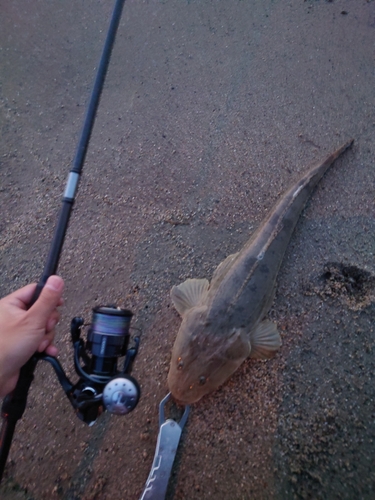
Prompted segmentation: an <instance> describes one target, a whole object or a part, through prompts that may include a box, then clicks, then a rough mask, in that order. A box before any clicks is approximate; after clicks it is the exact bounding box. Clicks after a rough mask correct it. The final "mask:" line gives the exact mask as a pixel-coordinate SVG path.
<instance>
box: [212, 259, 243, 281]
mask: <svg viewBox="0 0 375 500" xmlns="http://www.w3.org/2000/svg"><path fill="white" fill-rule="evenodd" d="M238 254H239V252H237V253H232V254H231V255H228V257H227V258H226V259H224V260H223V262H221V263H220V264H219V265H218V266H217V268H216V269H215V271H214V274H213V276H212V282H213V281H217V280H220V278H221V277H222V276H224V274H225V273H226V272H227V270H228V269H229V267H230V266H231V264H232V262H233V261H234V259H235V258H236V257H237V255H238Z"/></svg>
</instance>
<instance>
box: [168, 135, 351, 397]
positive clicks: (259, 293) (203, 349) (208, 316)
mask: <svg viewBox="0 0 375 500" xmlns="http://www.w3.org/2000/svg"><path fill="white" fill-rule="evenodd" d="M352 144H353V139H351V140H349V141H347V142H346V143H345V144H343V145H342V146H341V147H339V148H338V149H337V150H336V151H335V152H334V153H332V154H330V155H329V156H328V157H326V159H324V160H323V161H322V162H320V163H318V164H316V165H315V166H314V167H312V168H311V169H310V170H309V171H308V172H307V173H306V174H305V175H303V177H302V178H301V179H300V180H299V181H298V182H297V183H296V184H294V185H293V186H292V187H291V188H290V189H289V191H287V192H286V193H285V194H284V195H283V196H282V197H281V199H280V200H279V201H278V203H277V204H276V206H275V207H274V208H273V210H272V211H271V212H270V214H269V215H268V216H267V217H266V218H265V220H264V221H263V223H261V224H260V226H259V228H258V229H257V230H256V231H255V232H254V233H253V235H252V236H251V237H250V239H249V240H248V241H247V243H246V244H245V245H244V247H243V248H242V249H241V250H240V251H239V252H237V253H235V254H233V255H229V256H228V257H227V258H226V259H225V260H224V261H223V262H221V264H219V266H218V267H217V268H216V270H215V271H214V273H213V276H212V279H211V283H210V282H209V281H208V280H207V279H205V278H204V279H195V278H194V279H191V278H189V279H187V280H186V281H184V282H183V283H181V284H180V285H178V286H173V288H172V290H171V294H170V295H171V299H172V302H173V305H174V307H175V309H176V310H177V312H178V313H179V314H180V316H181V318H182V322H181V325H180V328H179V331H178V333H177V337H176V340H175V342H174V345H173V348H172V355H171V362H170V367H169V372H168V378H167V384H168V387H169V390H170V392H171V393H172V396H173V397H174V399H175V400H177V401H178V402H180V403H182V404H185V405H190V404H193V403H196V402H197V401H199V400H200V399H201V398H202V397H203V396H205V395H206V394H209V393H211V392H212V391H215V390H217V389H218V388H219V387H220V386H222V385H223V384H224V383H225V382H226V381H227V379H228V378H229V377H230V376H231V375H232V374H233V373H234V372H235V371H236V370H237V368H238V367H239V366H240V365H241V364H242V363H243V361H244V360H245V359H246V358H248V357H250V358H255V359H270V358H272V357H273V356H274V355H275V354H276V352H277V351H278V349H279V348H280V347H281V337H280V334H279V332H278V330H277V325H276V324H275V323H274V322H271V321H270V320H269V319H267V318H266V315H267V313H268V311H269V309H270V307H271V305H272V302H273V299H274V295H275V288H276V277H277V274H278V272H279V269H280V266H281V263H282V261H283V258H284V254H285V251H286V248H287V246H288V243H289V241H290V238H291V236H292V234H293V231H294V228H295V226H296V224H297V221H298V219H299V216H300V214H301V212H302V210H303V208H304V206H305V204H306V202H307V200H308V199H309V197H310V195H311V194H312V191H313V190H314V187H315V186H316V185H317V183H318V182H319V181H320V179H321V178H322V177H323V175H324V174H325V172H326V171H327V170H328V168H329V167H330V166H331V165H332V164H333V162H334V161H335V160H336V159H337V158H338V157H339V156H340V155H341V154H342V153H343V152H344V151H345V150H346V149H348V148H349V147H350V146H351V145H352Z"/></svg>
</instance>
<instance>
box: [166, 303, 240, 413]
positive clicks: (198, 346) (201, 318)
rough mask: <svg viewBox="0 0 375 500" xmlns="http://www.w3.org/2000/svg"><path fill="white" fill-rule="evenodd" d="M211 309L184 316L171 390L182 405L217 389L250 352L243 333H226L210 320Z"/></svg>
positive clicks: (198, 309) (172, 366) (194, 310)
mask: <svg viewBox="0 0 375 500" xmlns="http://www.w3.org/2000/svg"><path fill="white" fill-rule="evenodd" d="M207 312H208V308H207V306H197V307H193V308H192V309H190V310H189V311H188V312H187V313H186V314H185V316H184V318H183V321H182V323H181V326H180V329H179V331H178V334H177V338H176V341H175V344H174V346H173V350H172V357H171V364H170V369H169V373H168V387H169V390H170V391H171V393H172V395H173V397H174V398H175V399H176V400H177V401H179V402H180V403H182V404H192V403H195V402H197V401H199V400H200V399H201V398H202V397H203V396H204V395H206V394H208V393H210V392H212V391H214V390H216V389H217V388H218V387H219V386H220V385H222V384H223V383H224V382H225V381H226V380H227V378H228V377H229V376H230V375H232V373H233V372H234V371H235V370H236V369H237V368H238V367H239V365H240V364H241V363H242V362H243V360H244V359H245V358H246V357H247V356H248V354H249V352H250V346H249V342H248V340H247V338H244V335H243V332H242V331H239V330H236V329H232V330H231V331H226V332H223V331H221V329H220V326H218V325H216V324H213V323H212V322H210V321H208V319H207Z"/></svg>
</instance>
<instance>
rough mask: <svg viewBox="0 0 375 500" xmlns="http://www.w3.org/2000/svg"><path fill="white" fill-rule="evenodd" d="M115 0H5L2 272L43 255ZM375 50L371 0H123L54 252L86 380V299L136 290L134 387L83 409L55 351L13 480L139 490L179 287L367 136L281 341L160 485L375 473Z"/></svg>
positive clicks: (309, 487) (290, 494)
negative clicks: (138, 392)
mask: <svg viewBox="0 0 375 500" xmlns="http://www.w3.org/2000/svg"><path fill="white" fill-rule="evenodd" d="M111 10H112V2H103V1H97V0H96V1H88V0H85V1H79V2H77V1H73V0H65V1H64V2H60V1H57V0H51V1H49V2H42V1H34V2H24V1H21V0H14V1H12V2H3V5H2V7H1V11H2V13H1V18H0V49H1V50H0V74H1V80H0V84H1V85H0V119H1V122H0V124H1V140H0V148H1V149H0V161H1V169H0V176H1V181H0V183H1V184H0V191H1V192H0V197H1V198H0V200H1V218H0V227H1V242H0V252H1V253H0V259H1V271H2V272H1V283H0V293H1V295H6V294H7V293H9V292H11V291H13V290H15V289H17V288H19V287H20V286H22V285H24V284H26V283H29V282H33V281H37V280H38V279H39V276H40V274H41V272H42V269H43V266H44V262H45V259H46V254H47V252H48V249H49V244H50V241H51V238H52V234H53V230H54V227H55V224H56V220H57V213H58V211H59V208H60V203H61V196H62V192H63V190H64V187H65V182H66V178H67V175H68V172H69V169H70V165H71V162H72V159H73V156H74V153H75V148H76V144H77V141H78V138H79V134H80V130H81V125H82V121H83V116H84V112H85V106H86V103H87V100H88V97H89V94H90V90H91V86H92V82H93V78H94V75H95V68H96V65H97V63H98V60H99V57H100V54H101V50H102V45H103V41H104V36H105V33H106V30H107V26H108V21H109V16H110V13H111ZM374 51H375V2H374V1H366V0H331V1H325V0H311V1H303V0H288V1H281V0H278V1H277V0H253V1H247V0H242V1H240V0H220V1H219V0H215V1H214V0H211V1H205V2H203V1H192V0H190V1H189V0H187V1H182V0H180V1H178V0H169V1H167V0H164V1H162V0H160V1H156V0H148V1H137V2H136V1H131V0H128V2H126V4H125V8H124V13H123V17H122V21H121V24H120V28H119V32H118V37H117V39H116V45H115V49H114V51H113V56H112V60H111V65H110V69H109V72H108V77H107V80H106V85H105V89H104V92H103V96H102V100H101V103H100V108H99V112H98V115H97V120H96V124H95V128H94V131H93V135H92V140H91V142H90V147H89V151H88V155H87V160H86V164H85V166H84V170H83V176H82V181H81V184H80V188H79V191H78V194H77V201H76V205H75V209H74V212H73V215H72V218H71V223H70V227H69V231H68V234H67V237H66V241H65V245H64V250H63V255H62V257H61V261H60V265H59V273H60V274H61V275H62V276H63V277H64V279H65V282H66V290H65V301H66V302H65V305H64V307H63V310H62V318H61V321H60V323H59V325H58V329H57V345H58V347H59V350H60V354H59V359H60V361H61V363H62V365H63V366H64V368H65V369H66V371H67V373H68V374H69V376H70V377H71V378H72V379H74V380H76V376H75V373H74V370H73V357H72V347H71V344H70V339H69V325H70V320H71V318H72V317H73V316H76V315H83V316H84V317H85V318H86V320H87V321H89V320H90V314H91V312H90V311H91V308H92V307H94V306H95V305H98V304H102V303H117V304H118V305H120V306H122V307H127V308H130V309H132V310H133V312H134V314H135V316H134V320H133V325H134V326H135V327H137V328H139V329H141V330H142V342H141V347H140V351H139V355H138V357H137V359H136V362H135V365H134V370H133V375H134V376H135V377H136V378H137V380H138V381H139V383H140V385H141V388H142V397H141V400H140V403H139V405H138V407H137V408H136V410H134V412H133V413H131V414H130V415H128V416H126V417H115V416H110V415H108V414H105V415H102V416H101V417H100V419H98V422H97V423H96V424H95V426H93V427H90V428H89V427H87V426H86V425H85V424H83V423H82V422H80V421H79V420H78V419H77V417H76V416H75V415H74V412H73V409H72V408H71V406H70V403H69V401H68V400H67V398H66V397H65V395H64V393H63V391H62V389H61V387H60V386H59V384H58V382H57V379H56V377H55V375H54V373H53V371H52V369H51V368H50V366H49V365H46V364H40V366H39V367H38V368H37V371H36V377H35V381H34V383H33V385H32V388H31V391H30V394H29V399H28V407H27V410H26V412H25V414H24V417H23V419H22V421H21V422H20V423H19V425H18V426H17V430H16V434H15V437H14V441H13V446H12V449H11V452H10V456H9V462H8V465H7V469H6V475H5V480H4V483H3V486H2V487H1V488H0V494H1V497H2V498H4V499H6V500H9V499H29V500H31V499H33V500H44V499H46V500H47V499H63V500H94V499H96V500H106V499H111V500H120V499H121V500H125V499H126V500H128V499H129V500H133V499H137V498H139V496H140V494H141V492H142V489H143V486H144V483H145V481H146V479H147V476H148V473H149V470H150V467H151V463H152V459H153V455H154V450H155V445H156V439H157V434H158V403H159V401H160V400H161V399H162V398H163V397H164V396H165V395H166V394H167V387H166V375H167V371H168V366H169V361H170V354H171V348H172V345H173V342H174V339H175V336H176V333H177V330H178V327H179V324H180V319H179V316H178V314H177V313H176V311H175V310H174V309H173V306H172V304H171V301H170V298H169V291H170V289H171V287H172V286H173V285H174V284H178V283H180V282H181V281H183V280H184V279H186V278H188V277H207V278H210V276H211V275H212V272H213V270H214V269H215V267H216V266H217V265H218V264H219V263H220V262H221V261H222V260H223V259H224V258H225V256H227V255H229V254H230V253H233V252H235V251H237V250H238V249H239V248H241V246H242V244H243V243H244V242H245V241H246V240H247V238H248V236H249V235H250V234H251V232H252V231H253V230H254V229H255V228H256V227H257V226H258V225H259V224H260V223H261V221H262V219H263V217H264V216H265V215H266V214H267V213H268V211H269V210H270V209H271V208H272V206H273V205H274V203H275V202H276V200H277V199H278V198H279V197H280V195H281V194H282V193H283V191H284V190H286V189H287V188H288V187H289V185H290V184H292V183H293V182H295V181H296V180H297V179H298V178H299V176H300V175H301V173H302V172H304V171H305V170H306V169H307V168H308V167H309V166H310V165H311V164H312V163H314V162H316V161H319V160H321V159H322V158H324V157H325V156H326V155H327V154H328V153H330V152H331V151H333V150H334V149H336V148H337V147H338V146H339V145H340V144H341V143H343V142H345V141H346V140H347V139H349V138H351V137H353V138H354V140H355V143H354V146H353V148H352V149H351V150H350V151H348V152H347V153H345V155H344V156H343V157H342V158H341V159H340V160H339V161H337V162H336V164H335V165H334V166H333V168H332V169H331V170H330V171H329V172H328V174H327V175H326V176H325V178H324V179H323V180H322V181H321V183H320V184H319V186H318V188H317V189H316V191H315V193H314V195H313V197H312V198H311V201H310V202H309V204H308V206H307V208H306V210H305V211H304V212H303V214H302V216H301V219H300V221H299V224H298V226H297V229H296V231H295V233H294V236H293V238H292V241H291V243H290V246H289V248H288V251H287V255H286V258H285V260H284V263H283V265H282V269H281V272H280V274H279V279H278V285H277V290H276V296H275V300H274V304H273V307H272V309H271V311H270V313H269V317H270V318H271V319H272V320H275V321H276V322H277V323H278V325H279V329H280V332H281V335H282V339H283V347H282V348H281V350H280V352H279V353H278V355H277V356H276V358H275V359H273V360H271V361H268V362H259V361H250V360H249V361H246V362H245V363H243V365H242V366H241V367H240V369H239V370H238V371H237V372H236V373H235V375H234V376H233V377H232V378H231V379H230V380H229V381H228V383H227V384H225V385H224V386H223V387H222V388H221V389H219V390H218V391H216V392H215V393H213V394H211V395H209V396H207V397H205V398H204V399H202V400H201V402H199V403H197V404H196V405H194V406H193V407H192V410H191V413H190V416H189V420H188V423H187V425H186V428H185V430H184V433H183V436H182V440H181V444H180V448H179V451H178V455H177V459H176V463H175V467H174V470H173V474H172V479H171V483H170V489H169V491H168V495H167V498H168V499H172V498H175V499H189V500H191V499H197V500H198V499H207V498H215V499H225V500H226V499H228V500H234V499H249V498H251V499H253V500H255V499H256V500H260V499H283V500H284V499H299V498H303V499H330V500H331V499H353V498H358V499H372V498H374V497H375V472H374V466H373V464H374V463H375V443H374V440H375V406H374V404H375V384H374V373H375V358H374V352H375V331H374V329H375V299H374V294H375V291H374V275H375V263H374V251H375V244H374V241H375V239H374V232H375V221H374V212H375V209H374V154H375V145H374V144H375V143H374V133H375V111H374V110H375V107H374V104H375V92H374V89H375V70H374V62H375V60H374V54H375V52H374Z"/></svg>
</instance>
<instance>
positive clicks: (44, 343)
mask: <svg viewBox="0 0 375 500" xmlns="http://www.w3.org/2000/svg"><path fill="white" fill-rule="evenodd" d="M54 337H55V331H54V330H52V331H51V332H49V333H46V335H44V337H43V340H41V342H40V344H39V346H38V352H43V351H45V350H46V349H47V347H48V346H50V345H52V342H53V339H54Z"/></svg>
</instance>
